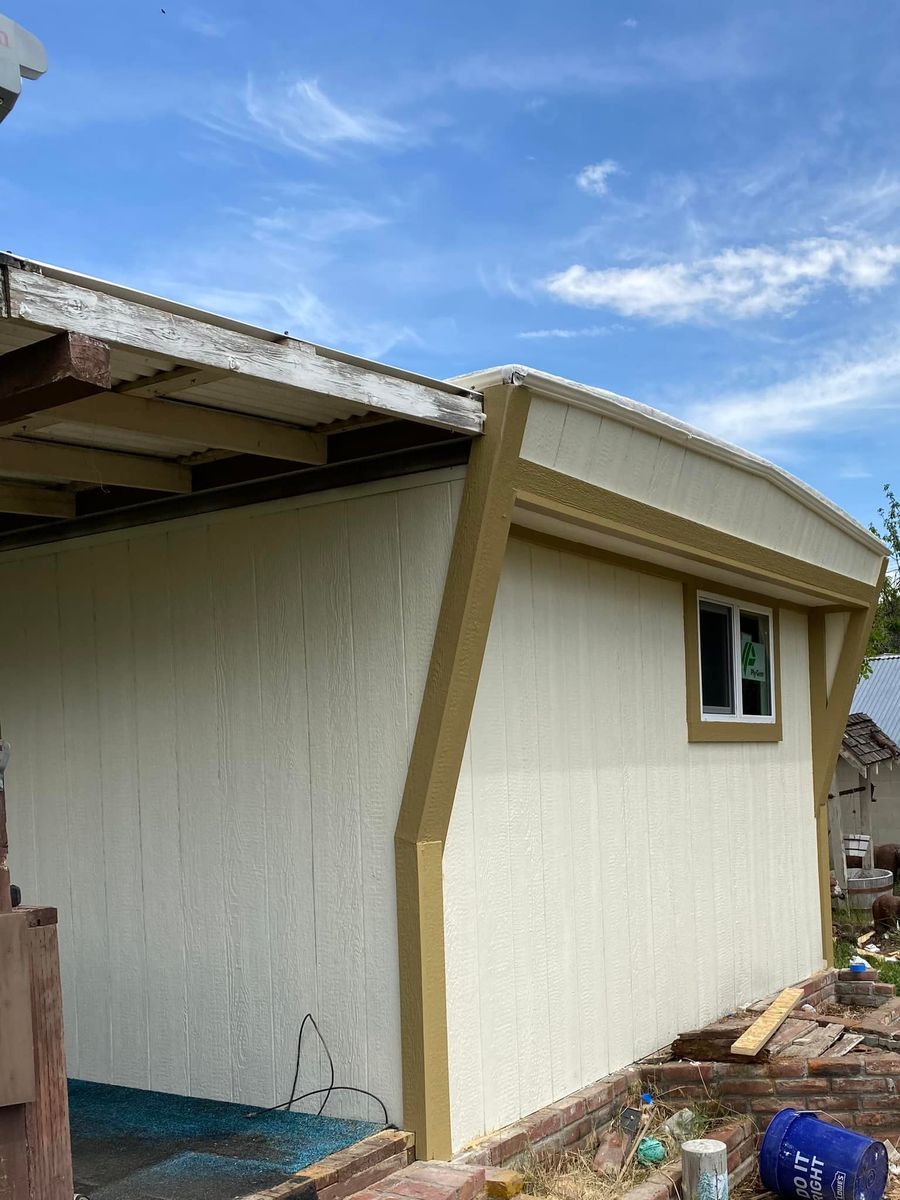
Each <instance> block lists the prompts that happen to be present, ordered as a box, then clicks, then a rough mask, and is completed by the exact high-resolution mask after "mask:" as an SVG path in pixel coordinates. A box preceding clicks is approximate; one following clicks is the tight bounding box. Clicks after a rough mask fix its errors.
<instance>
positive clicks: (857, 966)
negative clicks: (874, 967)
mask: <svg viewBox="0 0 900 1200" xmlns="http://www.w3.org/2000/svg"><path fill="white" fill-rule="evenodd" d="M868 969H869V964H868V963H851V964H850V970H851V971H852V972H853V974H854V975H862V973H863V971H868Z"/></svg>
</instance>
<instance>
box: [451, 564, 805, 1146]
mask: <svg viewBox="0 0 900 1200" xmlns="http://www.w3.org/2000/svg"><path fill="white" fill-rule="evenodd" d="M682 614H683V610H682V592H681V586H680V584H678V583H675V582H670V581H667V580H663V579H659V578H655V577H652V576H649V575H646V574H639V573H638V572H637V571H632V570H630V569H624V568H620V567H613V566H610V565H606V564H603V563H600V562H596V561H589V560H586V559H585V558H582V557H576V556H574V555H570V554H566V553H559V552H557V551H554V550H549V549H544V548H538V547H534V546H531V545H529V544H527V543H525V542H522V541H516V540H513V541H511V543H510V546H509V549H508V552H507V558H506V562H505V565H504V569H503V575H502V581H501V585H500V593H499V596H498V601H497V606H496V609H495V613H494V618H493V622H492V625H491V632H490V640H489V644H488V650H487V655H486V658H485V662H484V667H483V670H482V675H481V680H480V684H479V688H478V695H477V700H476V704H475V713H474V717H473V721H472V727H471V731H470V735H469V741H468V746H467V750H466V757H465V763H464V767H463V772H462V777H461V779H460V784H459V790H458V794H457V798H456V805H455V808H454V811H453V817H452V820H451V824H450V833H449V838H448V843H447V848H446V853H445V857H444V880H445V882H444V895H445V906H446V907H445V925H446V944H447V996H448V1020H449V1037H450V1073H451V1101H452V1126H453V1142H454V1146H455V1147H457V1148H458V1147H459V1146H461V1145H462V1144H464V1143H465V1142H466V1141H467V1140H469V1139H470V1138H472V1137H474V1136H476V1135H478V1134H480V1133H482V1132H483V1131H485V1130H489V1129H493V1128H496V1127H498V1126H501V1125H504V1124H506V1123H507V1122H510V1121H514V1120H515V1119H516V1118H517V1117H519V1116H521V1115H522V1114H524V1113H527V1112H530V1111H532V1110H534V1109H536V1108H538V1107H540V1106H541V1105H543V1104H546V1103H547V1102H549V1101H551V1100H553V1099H555V1098H558V1097H561V1096H564V1095H565V1094H566V1093H568V1092H571V1091H572V1090H573V1089H575V1088H578V1087H580V1086H583V1085H584V1084H586V1083H588V1082H590V1081H593V1080H596V1079H598V1078H600V1077H602V1076H603V1075H605V1074H607V1073H608V1072H609V1071H612V1070H614V1069H616V1068H617V1067H620V1066H623V1065H625V1064H627V1063H631V1062H633V1061H634V1060H635V1059H637V1058H639V1057H641V1056H642V1055H644V1054H647V1053H648V1052H650V1051H652V1050H654V1049H656V1048H658V1047H660V1046H663V1045H665V1044H666V1043H667V1042H669V1041H670V1040H671V1039H672V1038H673V1037H674V1036H675V1035H676V1034H677V1033H678V1032H679V1031H680V1030H683V1029H687V1028H690V1027H691V1026H695V1025H697V1024H699V1023H702V1022H704V1021H708V1020H711V1019H713V1018H715V1017H718V1016H721V1015H722V1014H723V1013H726V1012H729V1011H731V1010H733V1009H734V1008H735V1007H736V1006H737V1005H739V1004H741V1003H744V1002H746V1001H749V1000H752V999H754V998H757V997H760V996H763V995H765V994H767V993H768V992H771V991H772V990H773V989H775V988H777V987H779V986H781V985H783V984H786V983H789V982H793V981H794V980H797V979H800V978H802V977H803V976H804V975H806V974H808V973H809V972H811V971H813V970H815V969H817V968H818V967H819V966H820V965H821V948H820V935H819V910H818V898H817V882H816V879H817V876H816V838H815V826H814V820H813V799H812V763H811V753H810V723H809V683H808V658H807V623H806V618H805V617H804V616H803V615H802V614H800V613H797V612H793V611H787V610H784V611H783V612H782V618H781V671H782V693H783V708H784V713H783V717H784V740H783V742H781V743H780V744H746V745H741V744H732V745H714V744H694V745H690V744H688V741H687V733H686V728H685V679H684V672H685V665H684V638H683V615H682Z"/></svg>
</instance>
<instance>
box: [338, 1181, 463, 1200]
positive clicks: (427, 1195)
mask: <svg viewBox="0 0 900 1200" xmlns="http://www.w3.org/2000/svg"><path fill="white" fill-rule="evenodd" d="M385 1182H386V1183H387V1184H388V1185H389V1186H387V1187H386V1188H385V1190H384V1191H383V1192H380V1193H378V1192H376V1194H380V1195H381V1196H382V1197H383V1196H400V1197H403V1200H451V1198H452V1197H454V1196H456V1195H457V1193H456V1191H455V1190H454V1189H453V1188H450V1187H444V1186H443V1185H440V1184H436V1183H428V1182H426V1181H425V1180H424V1179H411V1178H409V1177H405V1178H403V1179H401V1178H399V1177H394V1178H392V1179H390V1180H386V1181H385ZM329 1190H330V1189H329ZM373 1190H374V1189H373Z"/></svg>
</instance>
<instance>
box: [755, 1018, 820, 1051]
mask: <svg viewBox="0 0 900 1200" xmlns="http://www.w3.org/2000/svg"><path fill="white" fill-rule="evenodd" d="M818 1028H819V1026H818V1025H817V1024H816V1022H815V1021H805V1020H803V1019H802V1018H800V1017H788V1019H787V1020H786V1021H785V1023H784V1024H783V1025H782V1026H781V1028H780V1029H778V1030H776V1032H775V1034H774V1035H773V1036H772V1037H771V1038H770V1039H769V1041H768V1042H767V1043H766V1049H767V1050H768V1051H769V1053H770V1054H772V1055H776V1054H778V1053H779V1051H780V1050H781V1048H782V1047H783V1046H789V1045H790V1044H791V1042H793V1041H795V1040H796V1039H797V1038H800V1037H805V1035H806V1034H808V1033H812V1031H813V1030H814V1029H818Z"/></svg>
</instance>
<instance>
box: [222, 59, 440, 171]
mask: <svg viewBox="0 0 900 1200" xmlns="http://www.w3.org/2000/svg"><path fill="white" fill-rule="evenodd" d="M198 119H199V120H200V122H201V123H202V124H204V125H206V126H207V127H209V128H211V129H213V130H215V131H217V132H219V133H224V134H229V135H231V136H233V137H238V138H241V139H242V140H244V141H249V142H253V143H254V144H259V142H260V141H263V142H266V143H268V144H269V145H270V146H274V147H275V148H277V149H280V150H289V151H296V152H297V153H300V154H303V155H306V156H307V157H308V158H313V159H326V158H328V157H330V156H332V155H334V154H336V153H339V152H341V151H346V150H350V149H358V148H360V147H369V148H379V149H398V148H400V147H403V146H406V145H408V144H410V142H413V141H416V140H418V135H417V134H416V133H414V132H413V130H412V129H410V128H409V127H408V126H406V125H403V124H401V123H400V122H399V121H395V120H392V119H391V118H389V117H385V116H382V115H381V114H380V113H378V112H376V111H375V110H374V109H366V108H363V107H359V106H356V107H351V106H349V105H347V106H342V105H340V104H338V103H337V101H335V100H332V99H331V98H330V97H329V96H328V95H326V94H325V92H324V91H323V90H322V88H321V87H320V86H319V83H318V81H317V80H315V79H302V78H301V79H294V80H291V81H289V82H286V83H282V84H281V85H279V86H275V87H259V86H257V84H256V83H255V81H254V80H253V78H252V76H251V77H250V78H248V80H247V84H246V86H245V88H244V92H243V96H242V97H241V104H240V108H239V109H237V111H234V110H232V109H229V108H227V107H220V108H219V109H217V110H214V111H212V112H207V113H205V114H202V115H200V116H199V117H198Z"/></svg>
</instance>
